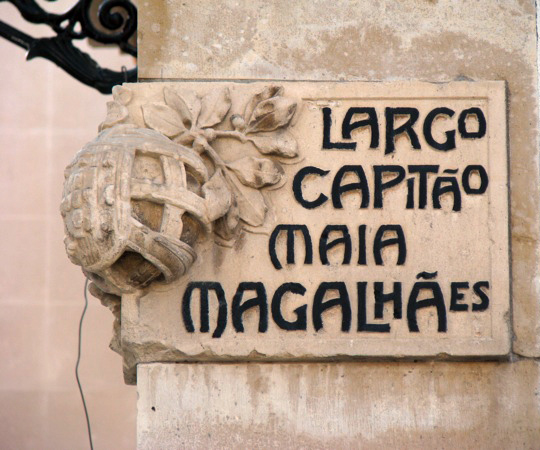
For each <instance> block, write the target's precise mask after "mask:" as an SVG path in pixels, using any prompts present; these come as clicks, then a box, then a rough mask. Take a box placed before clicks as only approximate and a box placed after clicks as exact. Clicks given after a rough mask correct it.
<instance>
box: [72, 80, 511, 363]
mask: <svg viewBox="0 0 540 450" xmlns="http://www.w3.org/2000/svg"><path fill="white" fill-rule="evenodd" d="M102 129H103V130H104V132H103V134H102V136H104V137H100V139H101V141H107V140H108V141H107V142H113V141H114V142H116V141H115V139H117V141H118V143H119V145H124V147H122V148H123V149H124V150H122V151H124V152H127V153H126V154H125V155H124V156H123V158H124V159H122V161H124V163H123V164H127V165H126V166H125V167H128V166H129V167H130V168H129V170H128V171H127V172H126V169H124V175H122V174H118V177H122V176H124V177H131V180H132V181H131V184H129V183H128V184H129V186H130V187H129V188H127V187H126V188H125V189H124V191H122V188H120V187H118V188H111V189H116V191H115V192H116V193H117V194H118V196H119V197H118V196H117V197H115V195H113V194H112V193H111V196H112V197H111V198H115V199H116V203H115V205H116V204H118V203H121V202H122V198H123V197H122V195H124V194H122V192H124V193H125V192H127V191H126V189H130V191H129V193H128V194H125V195H127V197H126V198H127V199H128V203H126V205H128V206H127V208H128V209H127V210H125V211H128V212H127V213H126V214H127V215H128V216H129V215H130V216H131V217H132V218H134V219H135V222H132V223H131V225H130V227H131V228H129V229H127V228H126V227H125V226H124V227H123V228H122V227H120V226H119V225H118V226H116V225H114V226H113V227H112V228H113V229H114V230H117V229H118V230H120V229H122V230H124V232H123V233H124V234H123V235H124V236H127V237H125V238H124V240H122V241H121V243H122V245H117V241H114V245H115V247H114V248H115V249H119V250H118V252H117V253H118V254H115V256H114V257H113V258H112V259H109V262H110V263H111V264H112V263H114V264H112V266H111V265H110V264H109V265H103V264H102V260H101V259H99V258H98V259H96V258H97V257H96V258H94V259H93V260H92V261H93V263H94V265H93V266H90V265H89V264H86V265H85V264H84V263H82V262H80V261H82V259H81V258H83V256H81V257H80V258H79V260H77V261H79V262H77V261H75V259H76V258H77V255H76V254H77V247H76V244H73V243H71V244H70V245H71V247H69V245H68V252H69V251H70V250H69V249H70V248H71V252H72V253H71V254H72V255H73V258H74V261H75V262H77V263H78V264H81V265H83V267H84V268H85V270H86V272H87V273H88V274H89V276H90V277H91V278H92V279H93V281H94V282H95V283H96V286H98V287H100V288H101V289H102V291H104V292H109V293H110V294H114V295H120V294H122V300H121V309H122V313H121V333H120V335H121V343H120V346H121V348H122V352H123V353H124V357H125V360H126V365H127V368H128V370H129V368H132V367H133V366H134V364H135V363H137V362H142V361H182V360H222V359H225V360H246V359H268V360H278V359H286V360H305V359H319V358H352V357H414V358H418V357H434V356H438V355H441V354H443V355H449V356H453V357H467V356H483V357H487V356H500V355H504V354H506V353H508V351H509V345H510V337H509V336H510V335H509V323H508V320H509V317H508V316H509V296H510V294H509V260H508V180H507V163H508V160H507V148H506V139H507V136H506V119H505V85H504V83H503V82H496V81H494V82H453V83H448V84H430V83H422V82H396V83H360V82H354V83H345V82H342V83H330V82H279V83H277V82H276V83H270V82H264V83H261V82H253V83H220V82H205V83H203V82H201V83H198V82H183V83H141V84H136V85H124V87H123V88H120V89H117V90H116V92H115V101H114V102H111V103H110V104H109V114H108V116H107V119H106V120H105V122H104V123H103V124H102ZM140 133H143V134H144V133H146V134H144V136H147V138H144V136H143V138H144V139H150V140H152V142H154V141H155V142H158V141H159V142H162V144H160V143H159V142H158V143H157V144H155V145H154V144H152V145H153V147H152V145H150V144H145V145H146V147H144V145H141V144H140V143H139V144H133V146H132V147H130V145H131V144H130V145H128V144H126V142H128V141H129V142H135V141H137V142H139V141H138V140H137V139H139V137H140V136H139V135H140ZM127 135H129V136H131V137H130V138H129V139H131V141H130V140H129V139H128V138H126V136H127ZM134 135H136V137H135V138H134V137H133V136H134ZM115 136H120V137H115ZM143 138H141V139H142V140H144V139H143ZM158 138H159V139H158ZM122 142H123V143H124V144H122ZM111 145H112V144H111ZM175 145H176V146H178V148H181V150H178V151H177V150H175V149H174V146H175ZM156 146H157V147H159V148H160V149H161V150H159V152H158V151H157V150H155V148H157V147H156ZM143 147H144V148H143ZM100 148H101V147H100ZM107 148H109V147H107ZM128 148H129V149H134V150H133V151H132V150H126V149H128ZM107 151H108V150H107ZM92 152H94V150H92ZM128 153H129V154H128ZM92 154H93V153H92ZM173 154H174V155H176V156H172V155H173ZM178 155H180V156H178ZM125 161H129V163H128V162H125ZM171 161H172V162H171ZM118 164H120V163H118ZM74 167H75V166H74ZM76 167H78V166H76ZM72 170H75V169H72ZM77 170H78V169H77ZM128 172H129V173H128ZM117 179H118V178H117ZM133 180H135V181H133ZM68 190H69V189H68ZM133 199H136V200H133ZM124 200H125V198H124ZM111 201H112V200H111ZM129 202H131V203H129ZM129 205H131V206H129ZM152 205H153V206H152ZM130 208H131V209H130ZM125 211H124V212H125ZM65 214H67V216H68V217H70V214H71V212H67V213H65ZM115 217H120V216H119V215H118V216H115ZM156 217H157V219H156ZM129 220H132V219H129ZM113 222H114V220H113ZM66 223H68V222H66ZM115 223H116V222H115ZM152 223H153V225H152ZM107 226H108V227H109V228H111V226H110V225H107ZM69 227H70V225H69V224H68V225H67V228H68V230H69V229H70V228H69ZM73 229H74V228H73ZM74 230H75V229H74ZM125 230H128V231H125ZM75 231H76V230H75ZM100 232H101V231H100ZM118 233H120V232H118ZM75 234H76V233H75ZM68 235H69V232H68ZM111 239H114V237H111ZM70 242H71V241H70ZM111 242H112V241H111ZM150 242H151V244H150ZM111 245H112V244H111ZM156 246H157V247H159V248H160V250H159V251H158V250H156V249H155V248H157V247H156ZM160 246H161V247H160ZM126 248H128V249H129V250H130V251H129V252H125V249H126ZM164 248H165V249H168V251H169V252H170V254H171V255H177V256H178V255H179V256H178V257H177V259H174V258H173V257H172V256H170V255H165V254H164V253H163V249H164ZM144 249H146V250H144ZM122 252H123V253H122ZM160 252H161V253H160ZM128 253H129V254H128ZM119 254H122V256H120V257H119V256H118V255H119ZM133 254H135V256H134V255H133ZM126 255H127V256H126ZM136 255H138V256H136ZM85 257H86V256H85ZM137 258H139V259H141V258H142V259H141V260H144V263H145V264H146V266H143V267H142V268H137V269H133V267H134V264H135V265H136V263H137V261H138V259H137ZM173 260H174V261H173ZM96 261H98V262H96ZM119 261H121V262H122V264H123V266H121V267H116V266H119V265H120V262H119ZM171 261H172V262H171ZM180 262H181V264H180ZM100 264H101V265H100ZM130 264H131V265H130ZM130 267H131V271H130V270H129V268H130ZM122 277H123V278H122Z"/></svg>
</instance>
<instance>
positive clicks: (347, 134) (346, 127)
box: [341, 108, 379, 148]
mask: <svg viewBox="0 0 540 450" xmlns="http://www.w3.org/2000/svg"><path fill="white" fill-rule="evenodd" d="M356 114H367V116H368V117H367V119H363V120H358V121H356V122H353V123H351V120H352V118H353V117H354V116H355V115H356ZM361 127H370V129H371V142H370V144H369V148H377V147H378V146H379V122H378V120H377V112H376V111H375V108H349V110H348V111H347V114H345V118H344V119H343V123H342V126H341V135H342V136H343V139H351V132H352V131H353V130H356V129H357V128H361Z"/></svg>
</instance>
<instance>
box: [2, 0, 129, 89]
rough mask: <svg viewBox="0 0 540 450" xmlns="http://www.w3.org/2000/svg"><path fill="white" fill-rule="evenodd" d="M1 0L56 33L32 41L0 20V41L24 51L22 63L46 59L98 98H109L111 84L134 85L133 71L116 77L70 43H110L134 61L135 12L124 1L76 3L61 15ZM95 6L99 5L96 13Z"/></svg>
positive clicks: (30, 3)
mask: <svg viewBox="0 0 540 450" xmlns="http://www.w3.org/2000/svg"><path fill="white" fill-rule="evenodd" d="M4 1H6V2H9V3H11V4H13V5H14V6H15V7H16V8H17V9H18V10H19V12H20V13H21V15H22V16H23V18H24V19H25V20H26V21H28V22H31V23H35V24H45V25H48V26H49V27H50V28H51V29H52V30H53V31H54V33H56V36H53V37H44V38H34V37H32V36H30V35H28V34H26V33H23V32H22V31H19V30H17V29H15V28H13V27H12V26H10V25H8V24H7V23H5V22H2V21H0V36H2V37H4V38H6V39H7V40H9V41H11V42H13V43H14V44H16V45H18V46H20V47H22V48H25V49H26V50H27V51H28V53H27V55H26V59H28V60H29V59H32V58H36V57H42V58H46V59H48V60H50V61H52V62H54V63H55V64H56V65H58V66H59V67H61V68H62V69H63V70H65V71H66V72H67V73H69V74H70V75H71V76H73V77H75V78H76V79H77V80H79V81H81V82H82V83H84V84H86V85H88V86H91V87H94V88H96V89H97V90H98V91H100V92H102V93H104V94H110V93H111V90H112V88H113V86H115V85H117V84H121V83H123V82H125V81H129V82H133V81H136V80H137V68H136V67H135V68H133V69H130V70H124V71H121V72H116V71H113V70H109V69H105V68H102V67H100V66H99V64H98V63H97V62H96V61H94V60H93V59H92V58H91V57H90V56H89V55H88V54H87V53H85V52H83V51H81V50H80V49H78V48H77V47H76V46H75V45H74V44H73V41H74V40H80V39H86V38H89V39H93V40H94V41H97V42H99V43H102V44H116V45H118V46H119V47H120V48H121V49H122V50H123V51H124V52H126V53H128V54H130V55H132V56H137V47H136V44H135V42H136V40H135V33H136V31H137V8H136V7H135V5H134V4H133V3H131V2H130V1H129V0H79V1H78V2H77V3H76V4H75V5H74V6H73V7H72V8H71V9H69V10H68V11H67V12H65V13H63V14H52V13H48V12H47V11H45V10H44V9H43V8H41V7H40V6H39V5H38V4H37V3H36V2H35V1H34V0H0V2H4ZM48 1H54V0H48ZM96 2H98V3H99V2H101V4H99V7H98V8H97V14H95V11H96V8H95V6H96V5H95V4H94V3H96ZM92 13H94V14H95V16H93V15H92Z"/></svg>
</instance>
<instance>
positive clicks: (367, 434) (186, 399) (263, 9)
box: [138, 0, 540, 448]
mask: <svg viewBox="0 0 540 450" xmlns="http://www.w3.org/2000/svg"><path fill="white" fill-rule="evenodd" d="M139 30H140V35H139V37H140V41H139V42H140V63H141V71H140V76H141V78H142V79H143V80H146V81H162V80H167V81H180V80H182V81H185V80H190V79H194V80H205V81H206V80H250V79H267V80H274V79H278V80H279V79H288V80H335V81H340V80H348V81H351V80H365V81H393V80H424V81H431V82H447V81H452V80H464V79H465V80H472V81H474V80H504V81H506V82H507V87H508V105H507V107H508V126H509V133H508V150H509V158H510V164H509V174H510V189H511V194H510V203H511V210H510V212H511V261H512V299H511V300H512V305H513V306H512V307H513V315H512V321H513V322H512V323H513V333H514V340H513V354H512V355H511V356H510V358H509V359H508V360H507V361H504V362H500V363H493V362H469V363H459V362H443V361H430V362H421V363H418V362H391V363H380V362H376V363H367V362H353V363H339V362H336V363H333V364H306V365H298V364H281V365H280V364H267V365H259V364H252V365H246V364H239V365H221V366H220V365H215V364H205V365H192V364H175V365H155V364H152V365H140V366H139V369H138V389H139V405H138V408H139V429H138V433H139V435H138V442H139V446H140V448H154V447H155V446H160V448H175V447H177V446H180V445H185V446H189V447H198V448H208V447H216V448H219V447H227V446H230V445H233V444H236V445H247V446H261V447H276V448H277V447H280V448H294V447H297V446H302V445H303V446H305V447H310V448H311V447H313V448H318V447H320V448H331V447H334V448H350V447H354V446H356V447H362V448H371V447H373V448H375V447H377V448H384V447H397V448H432V447H439V448H537V447H538V442H539V430H540V424H539V411H540V399H539V395H538V386H539V380H540V374H539V363H538V357H539V356H540V333H539V327H540V302H539V294H538V288H537V284H538V283H537V279H538V230H539V223H538V217H539V208H538V204H539V202H538V199H539V183H538V144H537V135H538V118H537V109H538V90H537V39H536V6H535V2H534V1H532V0H521V1H520V0H513V1H492V0H480V1H475V2H459V3H456V2H454V1H451V0H439V1H415V0H404V1H400V2H394V1H366V2H354V1H353V2H349V1H334V2H330V1H324V0H321V1H316V0H310V1H305V2H303V1H302V2H290V1H286V0H276V1H273V2H266V1H262V0H261V1H217V0H216V1H208V2H197V1H195V0H182V1H180V0H177V1H170V2H167V3H162V2H149V3H148V4H145V5H144V7H143V8H142V9H141V21H140V26H139ZM298 386H300V388H298Z"/></svg>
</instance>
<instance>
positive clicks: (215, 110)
mask: <svg viewBox="0 0 540 450" xmlns="http://www.w3.org/2000/svg"><path fill="white" fill-rule="evenodd" d="M230 108H231V94H230V93H229V88H219V89H213V90H211V91H210V92H209V93H208V94H206V95H205V96H204V97H203V99H202V101H201V114H200V116H199V120H198V125H199V127H201V128H207V127H213V126H214V125H217V124H218V123H220V122H221V121H222V120H223V119H224V118H225V116H226V115H227V113H228V112H229V109H230Z"/></svg>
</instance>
